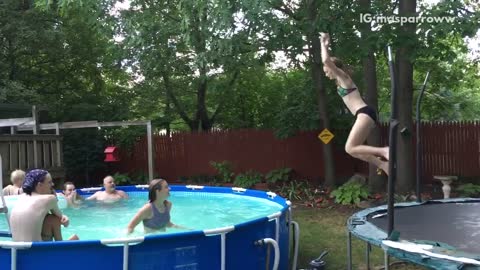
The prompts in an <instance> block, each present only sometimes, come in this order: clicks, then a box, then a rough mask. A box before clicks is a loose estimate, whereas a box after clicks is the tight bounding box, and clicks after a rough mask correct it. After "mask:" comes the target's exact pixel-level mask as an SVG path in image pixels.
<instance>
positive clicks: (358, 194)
mask: <svg viewBox="0 0 480 270" xmlns="http://www.w3.org/2000/svg"><path fill="white" fill-rule="evenodd" d="M368 195H369V191H368V188H367V186H366V185H364V184H360V183H358V182H347V183H345V184H344V185H342V186H340V187H339V188H337V189H336V190H334V191H332V193H331V195H330V196H331V197H334V198H335V202H336V203H340V204H344V205H348V204H356V203H359V202H360V201H361V200H362V199H366V198H368Z"/></svg>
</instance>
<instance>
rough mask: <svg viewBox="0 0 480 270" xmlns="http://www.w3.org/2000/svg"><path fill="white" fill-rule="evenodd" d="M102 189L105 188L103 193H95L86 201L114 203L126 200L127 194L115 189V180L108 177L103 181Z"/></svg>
mask: <svg viewBox="0 0 480 270" xmlns="http://www.w3.org/2000/svg"><path fill="white" fill-rule="evenodd" d="M103 187H104V188H105V190H104V191H97V192H95V194H93V195H92V196H90V197H88V198H87V199H86V200H97V201H104V202H116V201H119V200H121V199H128V195H127V193H125V192H124V191H123V190H116V189H115V180H114V179H113V177H112V176H110V175H109V176H107V177H105V178H104V179H103Z"/></svg>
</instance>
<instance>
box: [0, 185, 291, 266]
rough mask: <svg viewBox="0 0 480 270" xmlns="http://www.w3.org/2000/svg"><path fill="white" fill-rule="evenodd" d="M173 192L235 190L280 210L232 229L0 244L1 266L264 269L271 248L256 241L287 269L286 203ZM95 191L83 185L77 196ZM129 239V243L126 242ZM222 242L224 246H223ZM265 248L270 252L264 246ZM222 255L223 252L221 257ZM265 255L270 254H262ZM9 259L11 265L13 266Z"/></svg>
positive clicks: (247, 192)
mask: <svg viewBox="0 0 480 270" xmlns="http://www.w3.org/2000/svg"><path fill="white" fill-rule="evenodd" d="M171 188H172V191H174V192H176V191H178V192H182V191H183V192H205V193H229V194H233V193H237V194H238V195H239V196H252V197H257V198H263V199H267V200H269V201H273V202H276V203H278V204H280V205H281V206H283V207H282V209H281V211H279V212H278V213H275V214H272V215H270V216H269V217H263V218H259V219H255V220H251V221H248V222H244V223H240V224H236V225H234V226H231V227H224V228H215V229H212V230H203V231H201V230H198V231H189V232H180V233H172V234H158V235H147V236H144V237H138V238H123V239H122V238H119V239H104V240H80V241H61V242H33V243H23V242H10V241H1V242H0V247H2V248H0V270H3V269H18V270H28V269H35V270H38V269H48V268H52V267H53V268H56V266H58V267H66V268H68V269H69V270H76V269H79V270H80V269H81V270H86V269H87V270H95V269H101V270H104V269H143V270H147V269H148V270H150V269H179V270H187V269H188V270H197V269H202V270H203V269H204V270H212V269H229V270H230V269H234V270H235V269H239V270H240V269H266V264H267V261H268V263H269V268H268V269H272V266H273V264H274V256H275V252H274V250H275V248H274V246H271V245H269V244H264V245H259V241H258V240H261V239H266V238H267V239H270V240H271V239H273V240H275V242H277V243H278V248H279V267H278V269H285V270H286V269H288V268H289V258H288V256H289V227H290V226H289V224H290V211H289V210H290V203H289V202H288V201H286V200H285V199H283V198H281V197H280V196H276V195H275V194H274V193H267V192H263V191H255V190H244V189H236V188H217V187H203V188H202V187H198V186H171ZM119 189H122V190H124V191H126V192H129V193H136V192H146V190H147V189H146V186H136V187H135V186H129V187H119ZM97 190H98V189H84V190H83V191H81V190H80V191H79V194H80V195H88V194H91V193H93V192H95V191H97ZM127 242H129V243H127ZM222 245H223V246H224V249H222ZM269 249H270V252H268V250H269ZM222 254H224V256H222ZM267 254H270V255H269V257H268V258H267V256H268V255H267ZM12 262H13V264H12Z"/></svg>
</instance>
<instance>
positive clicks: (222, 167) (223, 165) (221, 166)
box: [210, 160, 234, 183]
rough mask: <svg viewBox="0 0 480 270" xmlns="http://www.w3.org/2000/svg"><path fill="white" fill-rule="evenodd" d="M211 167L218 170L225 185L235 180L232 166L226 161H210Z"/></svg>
mask: <svg viewBox="0 0 480 270" xmlns="http://www.w3.org/2000/svg"><path fill="white" fill-rule="evenodd" d="M210 165H212V167H214V168H215V170H217V172H218V174H219V176H220V179H221V180H222V182H223V183H231V182H232V180H233V176H234V173H233V171H232V168H233V166H232V164H231V163H230V162H228V161H226V160H224V161H222V162H215V161H210Z"/></svg>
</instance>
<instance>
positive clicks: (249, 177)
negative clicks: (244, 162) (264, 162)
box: [233, 170, 263, 188]
mask: <svg viewBox="0 0 480 270" xmlns="http://www.w3.org/2000/svg"><path fill="white" fill-rule="evenodd" d="M262 178H263V176H262V174H261V173H259V172H256V171H253V170H248V171H247V172H246V173H241V174H239V175H237V177H235V181H234V182H233V184H234V185H235V186H237V187H243V188H251V187H252V186H253V185H255V184H257V183H260V182H262Z"/></svg>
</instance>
